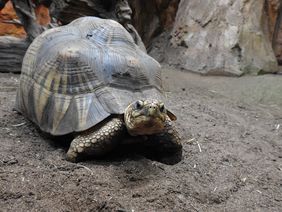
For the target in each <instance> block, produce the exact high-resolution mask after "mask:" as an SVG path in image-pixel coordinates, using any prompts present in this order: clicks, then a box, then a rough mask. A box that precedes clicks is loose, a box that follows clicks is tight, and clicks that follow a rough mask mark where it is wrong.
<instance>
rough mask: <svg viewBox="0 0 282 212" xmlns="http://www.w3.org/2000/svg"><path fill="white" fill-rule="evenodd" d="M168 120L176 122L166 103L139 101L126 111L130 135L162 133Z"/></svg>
mask: <svg viewBox="0 0 282 212" xmlns="http://www.w3.org/2000/svg"><path fill="white" fill-rule="evenodd" d="M167 119H170V120H176V116H175V115H174V114H173V113H171V112H170V111H168V110H167V109H166V108H165V106H164V103H162V102H160V101H157V100H138V101H136V102H133V103H131V104H130V105H129V106H128V107H127V108H126V110H125V113H124V120H125V125H126V128H127V130H128V133H129V134H130V135H133V136H134V135H152V134H157V133H162V132H163V131H164V129H165V124H166V121H167Z"/></svg>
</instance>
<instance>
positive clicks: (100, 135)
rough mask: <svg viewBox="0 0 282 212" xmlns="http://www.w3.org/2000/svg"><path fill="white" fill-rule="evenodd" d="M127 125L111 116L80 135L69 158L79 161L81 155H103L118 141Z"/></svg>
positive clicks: (70, 150)
mask: <svg viewBox="0 0 282 212" xmlns="http://www.w3.org/2000/svg"><path fill="white" fill-rule="evenodd" d="M124 129H125V126H124V123H123V120H122V119H120V118H110V119H108V120H107V121H104V122H102V123H101V125H100V126H97V127H96V126H95V127H94V128H91V129H89V130H86V131H84V132H83V133H81V134H80V135H78V136H77V137H76V138H75V139H74V140H73V141H72V142H71V145H70V148H69V150H68V152H67V160H68V161H71V162H77V161H78V160H79V158H80V156H96V157H97V156H102V155H104V154H105V153H107V152H109V151H110V150H112V149H113V148H114V147H115V146H116V145H117V143H118V137H119V136H120V135H121V134H122V133H123V132H124Z"/></svg>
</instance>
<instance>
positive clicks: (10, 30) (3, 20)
mask: <svg viewBox="0 0 282 212" xmlns="http://www.w3.org/2000/svg"><path fill="white" fill-rule="evenodd" d="M17 21H19V20H18V17H17V15H16V12H15V10H14V8H13V5H12V3H11V1H9V2H7V3H6V5H5V7H4V8H3V9H2V10H0V36H3V35H12V36H16V37H20V38H23V37H25V36H26V33H25V31H24V28H23V27H22V25H21V24H19V23H16V22H17Z"/></svg>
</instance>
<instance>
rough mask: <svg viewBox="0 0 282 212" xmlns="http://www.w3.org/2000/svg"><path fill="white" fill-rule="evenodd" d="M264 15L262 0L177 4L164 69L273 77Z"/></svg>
mask: <svg viewBox="0 0 282 212" xmlns="http://www.w3.org/2000/svg"><path fill="white" fill-rule="evenodd" d="M264 11H265V10H264V1H263V0H248V1H245V0H190V1H186V0H182V1H181V2H180V5H179V10H178V12H177V17H176V22H175V25H174V28H173V31H172V34H171V35H172V38H171V45H172V47H171V48H169V51H168V54H167V59H168V60H169V63H170V64H175V65H179V66H180V67H181V68H183V69H186V70H191V71H193V72H197V73H201V74H221V75H235V76H240V75H242V74H244V73H252V74H258V73H262V72H276V71H277V69H278V64H277V60H276V58H275V55H274V52H273V49H272V45H271V41H270V39H269V31H268V30H266V29H267V27H266V26H267V24H268V23H267V21H266V20H267V18H266V13H265V12H264Z"/></svg>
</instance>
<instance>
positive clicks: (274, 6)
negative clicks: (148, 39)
mask: <svg viewBox="0 0 282 212" xmlns="http://www.w3.org/2000/svg"><path fill="white" fill-rule="evenodd" d="M265 7H266V14H267V16H268V25H269V32H270V33H269V34H270V39H271V40H272V47H273V50H274V53H275V56H276V58H277V60H278V63H279V65H282V14H281V10H282V4H281V1H280V0H267V1H266V4H265Z"/></svg>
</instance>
